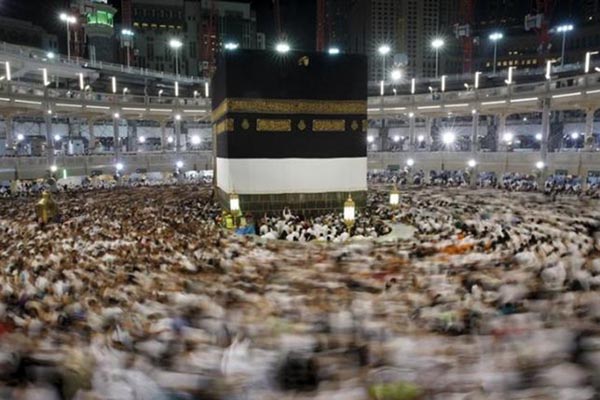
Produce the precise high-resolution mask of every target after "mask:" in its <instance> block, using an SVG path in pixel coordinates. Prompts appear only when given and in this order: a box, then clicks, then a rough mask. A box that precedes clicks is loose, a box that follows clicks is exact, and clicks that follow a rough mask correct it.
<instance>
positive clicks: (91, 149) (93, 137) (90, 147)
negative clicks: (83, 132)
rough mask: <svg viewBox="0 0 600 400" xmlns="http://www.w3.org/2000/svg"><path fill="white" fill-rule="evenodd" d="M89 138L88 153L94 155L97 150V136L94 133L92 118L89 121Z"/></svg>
mask: <svg viewBox="0 0 600 400" xmlns="http://www.w3.org/2000/svg"><path fill="white" fill-rule="evenodd" d="M88 136H89V142H88V153H90V154H93V153H94V151H95V150H96V135H95V132H94V120H93V119H91V118H89V119H88Z"/></svg>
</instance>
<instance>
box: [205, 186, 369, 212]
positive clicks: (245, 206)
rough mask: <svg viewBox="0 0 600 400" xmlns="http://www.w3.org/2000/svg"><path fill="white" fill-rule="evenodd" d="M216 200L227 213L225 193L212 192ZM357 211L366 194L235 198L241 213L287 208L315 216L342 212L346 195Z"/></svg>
mask: <svg viewBox="0 0 600 400" xmlns="http://www.w3.org/2000/svg"><path fill="white" fill-rule="evenodd" d="M216 194H217V197H218V200H219V202H220V204H221V206H222V207H223V209H226V210H228V209H229V193H226V192H225V191H223V190H221V189H220V188H217V189H216ZM349 194H350V195H351V196H352V200H354V203H355V205H356V208H357V210H358V209H362V208H364V207H365V206H366V204H367V192H366V191H357V192H328V193H284V194H239V193H238V194H237V195H238V197H239V199H240V208H241V209H242V212H243V213H250V214H262V213H265V212H266V213H276V214H280V213H281V211H282V210H283V209H284V208H285V207H288V208H289V209H290V210H291V211H292V212H293V213H295V214H302V215H319V214H323V213H327V212H330V211H336V212H340V213H341V212H342V211H343V209H344V203H345V201H346V200H347V199H348V195H349Z"/></svg>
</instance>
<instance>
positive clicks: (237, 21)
mask: <svg viewBox="0 0 600 400" xmlns="http://www.w3.org/2000/svg"><path fill="white" fill-rule="evenodd" d="M132 9H133V10H132V20H133V29H134V31H135V44H134V46H135V49H136V50H135V54H136V60H135V63H136V64H137V65H138V66H140V67H143V68H150V69H156V70H158V71H165V72H175V70H176V64H178V69H179V72H180V73H181V74H186V75H198V74H201V75H205V76H210V74H211V73H212V71H213V69H214V63H215V57H216V54H217V53H218V52H219V51H221V48H222V47H223V45H224V44H225V43H229V42H231V43H236V44H238V45H239V47H240V48H245V49H257V48H264V42H265V38H264V35H262V34H260V33H258V32H256V15H255V13H254V11H253V10H252V9H251V7H250V5H249V4H244V3H236V2H231V1H212V2H211V1H209V0H201V1H192V0H173V1H170V2H168V3H166V2H164V1H163V0H133V4H132ZM172 39H178V40H180V41H181V42H182V43H183V46H182V47H181V48H180V49H178V50H174V49H172V48H171V47H170V46H169V42H170V41H171V40H172ZM176 56H177V57H178V62H177V63H176V62H175V61H176V59H175V57H176Z"/></svg>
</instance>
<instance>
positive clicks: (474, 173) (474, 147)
mask: <svg viewBox="0 0 600 400" xmlns="http://www.w3.org/2000/svg"><path fill="white" fill-rule="evenodd" d="M472 114H473V123H472V128H471V157H472V159H473V160H475V167H473V168H472V169H471V188H473V189H475V188H476V187H477V178H478V175H479V157H478V154H479V111H477V110H473V113H472Z"/></svg>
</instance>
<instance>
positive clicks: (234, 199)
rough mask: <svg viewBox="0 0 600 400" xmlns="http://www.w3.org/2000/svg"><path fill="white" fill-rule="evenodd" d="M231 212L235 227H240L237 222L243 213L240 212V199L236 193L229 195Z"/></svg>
mask: <svg viewBox="0 0 600 400" xmlns="http://www.w3.org/2000/svg"><path fill="white" fill-rule="evenodd" d="M229 212H230V213H231V216H232V217H233V225H234V227H237V225H238V222H237V221H238V217H239V215H240V213H241V211H240V198H239V196H238V195H237V194H235V193H231V194H230V195H229Z"/></svg>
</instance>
